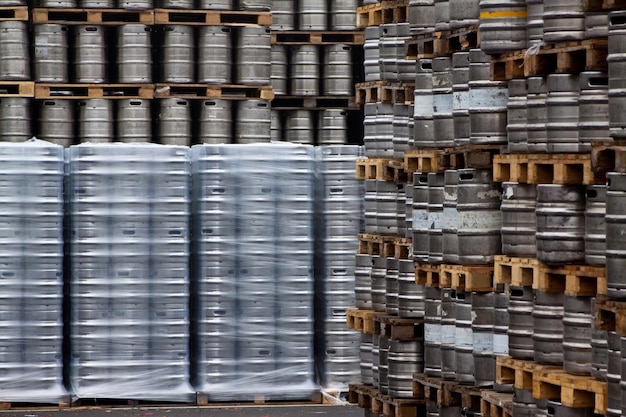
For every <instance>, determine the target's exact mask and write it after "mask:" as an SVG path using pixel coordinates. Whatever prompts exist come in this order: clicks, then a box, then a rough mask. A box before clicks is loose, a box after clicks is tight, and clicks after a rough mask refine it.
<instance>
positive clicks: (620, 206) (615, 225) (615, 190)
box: [605, 172, 626, 299]
mask: <svg viewBox="0 0 626 417" xmlns="http://www.w3.org/2000/svg"><path fill="white" fill-rule="evenodd" d="M607 184H608V189H607V193H606V217H605V221H606V274H607V275H606V276H607V285H608V291H607V294H608V296H609V297H610V298H614V299H624V298H626V264H625V261H626V214H625V213H626V174H621V173H613V172H612V173H609V174H608V176H607Z"/></svg>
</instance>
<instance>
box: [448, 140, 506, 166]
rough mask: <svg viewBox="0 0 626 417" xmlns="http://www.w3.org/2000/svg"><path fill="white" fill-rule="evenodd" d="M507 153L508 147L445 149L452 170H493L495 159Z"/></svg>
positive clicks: (480, 146)
mask: <svg viewBox="0 0 626 417" xmlns="http://www.w3.org/2000/svg"><path fill="white" fill-rule="evenodd" d="M505 151H506V146H498V145H467V146H459V147H456V148H447V149H445V154H447V155H448V156H447V158H448V160H449V165H450V168H452V169H464V168H474V169H492V168H493V158H494V157H495V156H496V155H500V154H501V153H503V152H505Z"/></svg>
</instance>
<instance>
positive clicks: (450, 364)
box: [441, 288, 456, 379]
mask: <svg viewBox="0 0 626 417" xmlns="http://www.w3.org/2000/svg"><path fill="white" fill-rule="evenodd" d="M455 320H456V291H455V290H453V289H451V288H442V289H441V376H442V377H443V378H444V379H456V354H455V352H454V336H455V332H456V324H455Z"/></svg>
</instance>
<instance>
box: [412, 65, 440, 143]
mask: <svg viewBox="0 0 626 417" xmlns="http://www.w3.org/2000/svg"><path fill="white" fill-rule="evenodd" d="M413 96H414V100H413V101H414V103H415V107H414V108H413V112H414V113H413V120H414V128H415V132H414V139H413V143H414V146H413V148H433V147H436V142H435V131H434V122H433V110H434V107H433V68H432V59H419V60H418V61H417V66H416V74H415V91H414V93H413Z"/></svg>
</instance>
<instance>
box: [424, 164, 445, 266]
mask: <svg viewBox="0 0 626 417" xmlns="http://www.w3.org/2000/svg"><path fill="white" fill-rule="evenodd" d="M443 186H444V174H441V173H434V172H429V173H428V225H429V228H428V263H429V264H440V263H442V262H443V229H442V227H443Z"/></svg>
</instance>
